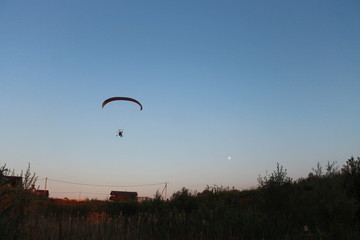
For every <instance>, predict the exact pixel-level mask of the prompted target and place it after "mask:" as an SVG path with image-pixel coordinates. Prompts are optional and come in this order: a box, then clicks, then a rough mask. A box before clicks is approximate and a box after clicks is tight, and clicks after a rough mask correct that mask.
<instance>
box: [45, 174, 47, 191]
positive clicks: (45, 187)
mask: <svg viewBox="0 0 360 240" xmlns="http://www.w3.org/2000/svg"><path fill="white" fill-rule="evenodd" d="M46 186H47V177H46V178H45V190H46Z"/></svg>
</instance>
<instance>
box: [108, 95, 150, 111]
mask: <svg viewBox="0 0 360 240" xmlns="http://www.w3.org/2000/svg"><path fill="white" fill-rule="evenodd" d="M119 100H122V101H130V102H134V103H137V104H138V105H139V106H140V111H141V110H142V109H143V107H142V105H141V103H140V102H139V101H138V100H136V99H133V98H129V97H112V98H108V99H106V100H105V101H104V102H103V104H102V107H103V108H104V107H105V105H106V104H108V103H109V102H112V101H119Z"/></svg>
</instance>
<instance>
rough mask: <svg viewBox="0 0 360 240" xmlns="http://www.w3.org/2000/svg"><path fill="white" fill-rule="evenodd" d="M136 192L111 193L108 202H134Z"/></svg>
mask: <svg viewBox="0 0 360 240" xmlns="http://www.w3.org/2000/svg"><path fill="white" fill-rule="evenodd" d="M137 195H138V194H137V192H126V191H111V192H110V198H109V200H111V201H114V202H136V201H137Z"/></svg>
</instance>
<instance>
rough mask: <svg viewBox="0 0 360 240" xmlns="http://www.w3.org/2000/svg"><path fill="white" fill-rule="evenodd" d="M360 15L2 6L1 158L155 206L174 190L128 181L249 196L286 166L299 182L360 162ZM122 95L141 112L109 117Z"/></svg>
mask: <svg viewBox="0 0 360 240" xmlns="http://www.w3.org/2000/svg"><path fill="white" fill-rule="evenodd" d="M359 12H360V3H359V1H240V0H239V1H200V0H199V1H67V0H65V1H8V0H5V1H1V3H0V32H1V34H0V110H1V118H0V132H1V138H0V163H1V165H3V164H4V163H6V164H7V166H8V167H9V168H12V169H15V170H16V172H20V171H21V169H26V167H27V164H28V163H30V164H31V169H32V171H34V172H36V174H37V175H38V176H39V178H40V179H44V178H45V177H48V178H49V179H57V180H62V181H69V182H74V183H86V184H90V185H92V184H93V185H115V186H119V188H118V189H114V187H112V188H111V187H109V188H105V187H95V186H93V187H91V186H83V185H75V184H64V183H60V182H55V181H48V186H47V187H48V189H49V190H50V194H51V195H52V196H54V197H64V196H66V197H69V198H77V197H81V198H84V197H89V198H93V197H97V198H106V197H107V196H108V193H109V192H110V190H128V191H138V192H139V195H142V196H153V195H154V194H155V192H156V190H160V191H162V188H163V185H156V186H146V187H145V186H144V187H121V186H129V185H142V184H152V183H162V182H169V186H168V194H169V195H170V194H171V193H172V192H174V191H177V190H180V189H181V187H187V188H189V189H192V190H198V191H202V190H203V189H204V188H205V187H206V185H210V186H212V185H214V184H216V185H223V186H229V187H232V186H234V187H236V188H238V189H245V188H251V187H255V186H256V185H257V180H256V179H257V177H258V175H259V174H261V175H264V174H265V171H267V170H268V171H269V172H272V171H273V170H274V169H275V168H276V163H277V162H279V163H280V164H281V165H283V166H284V167H285V168H286V169H287V171H288V175H289V176H290V177H293V178H294V179H297V178H299V177H306V176H307V174H308V173H309V172H310V171H311V169H312V168H313V167H315V166H316V164H317V162H321V163H323V164H325V163H326V162H327V161H331V162H332V161H336V162H337V163H338V165H339V166H342V164H344V163H345V161H346V159H348V158H349V157H350V156H351V155H353V156H355V157H356V156H359V155H360V125H359V122H360V107H359V105H360V104H359V103H360V95H359V92H360V64H359V63H360V45H359V42H360V30H359V29H360V15H359ZM113 96H127V97H133V98H136V99H138V100H139V101H140V102H141V103H142V104H143V106H144V110H143V111H139V109H138V107H137V106H136V105H134V104H132V103H125V102H121V103H120V102H117V103H112V104H109V105H108V106H106V107H105V108H104V109H102V108H101V103H102V101H103V100H105V99H106V98H108V97H113ZM119 128H122V129H123V130H124V137H123V138H117V137H116V136H115V134H116V131H117V129H119ZM229 156H230V157H231V159H230V160H229ZM37 185H40V188H44V180H39V181H38V182H37ZM80 192H82V194H81V196H79V195H80V194H79V193H80ZM87 193H88V194H87ZM90 193H91V194H90Z"/></svg>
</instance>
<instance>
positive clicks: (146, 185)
mask: <svg viewBox="0 0 360 240" xmlns="http://www.w3.org/2000/svg"><path fill="white" fill-rule="evenodd" d="M46 179H47V180H48V181H53V182H61V183H66V184H72V185H82V186H91V187H122V188H127V187H148V186H157V185H164V184H168V182H162V183H149V184H136V185H104V184H89V183H77V182H69V181H63V180H58V179H52V178H41V179H38V180H46Z"/></svg>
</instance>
